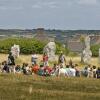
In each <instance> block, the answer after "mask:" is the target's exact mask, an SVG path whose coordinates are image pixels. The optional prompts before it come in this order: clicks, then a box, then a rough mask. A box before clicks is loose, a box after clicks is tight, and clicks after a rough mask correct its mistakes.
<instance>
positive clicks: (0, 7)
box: [0, 6, 24, 10]
mask: <svg viewBox="0 0 100 100" xmlns="http://www.w3.org/2000/svg"><path fill="white" fill-rule="evenodd" d="M22 9H24V8H23V7H20V6H19V7H12V6H11V7H9V6H0V10H22Z"/></svg>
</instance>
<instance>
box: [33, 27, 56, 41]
mask: <svg viewBox="0 0 100 100" xmlns="http://www.w3.org/2000/svg"><path fill="white" fill-rule="evenodd" d="M34 39H36V40H39V41H44V42H49V41H52V40H54V38H52V37H51V36H48V35H47V34H46V32H45V30H44V28H38V29H37V30H36V34H35V35H34Z"/></svg>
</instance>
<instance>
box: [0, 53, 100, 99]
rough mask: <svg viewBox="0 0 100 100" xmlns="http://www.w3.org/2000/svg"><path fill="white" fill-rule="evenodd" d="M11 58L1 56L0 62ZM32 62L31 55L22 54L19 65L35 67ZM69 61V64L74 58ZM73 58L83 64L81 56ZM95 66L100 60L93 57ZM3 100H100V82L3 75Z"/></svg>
mask: <svg viewBox="0 0 100 100" xmlns="http://www.w3.org/2000/svg"><path fill="white" fill-rule="evenodd" d="M7 56H8V55H6V54H0V62H2V61H4V60H6V59H7ZM30 59H31V55H21V56H20V57H19V58H18V59H17V60H16V63H17V64H22V63H23V62H27V63H29V64H31V63H30ZM66 59H67V62H68V61H69V59H70V57H67V58H66ZM71 59H72V60H73V62H74V63H79V64H80V58H79V57H74V58H71ZM40 60H42V56H41V55H39V61H40ZM91 64H93V65H98V59H97V58H92V61H91ZM80 65H81V64H80ZM0 100H100V80H98V79H92V78H67V77H39V76H36V75H31V76H25V75H22V74H16V75H14V74H0Z"/></svg>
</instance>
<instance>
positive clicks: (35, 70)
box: [32, 64, 39, 74]
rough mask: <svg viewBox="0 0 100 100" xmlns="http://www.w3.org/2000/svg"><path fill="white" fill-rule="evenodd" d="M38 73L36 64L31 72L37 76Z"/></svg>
mask: <svg viewBox="0 0 100 100" xmlns="http://www.w3.org/2000/svg"><path fill="white" fill-rule="evenodd" d="M38 71H39V66H38V65H37V64H35V65H34V66H33V67H32V72H34V73H35V74H37V73H38Z"/></svg>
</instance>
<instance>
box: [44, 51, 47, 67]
mask: <svg viewBox="0 0 100 100" xmlns="http://www.w3.org/2000/svg"><path fill="white" fill-rule="evenodd" d="M43 65H44V66H47V65H48V55H47V54H46V53H44V54H43Z"/></svg>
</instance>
